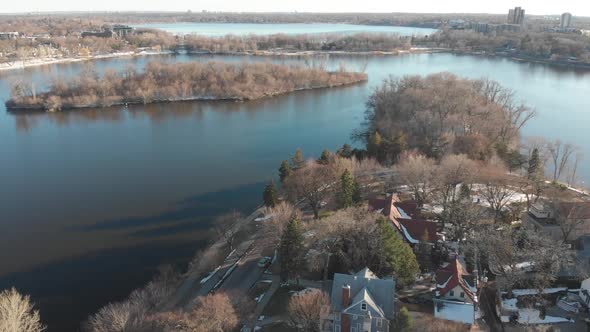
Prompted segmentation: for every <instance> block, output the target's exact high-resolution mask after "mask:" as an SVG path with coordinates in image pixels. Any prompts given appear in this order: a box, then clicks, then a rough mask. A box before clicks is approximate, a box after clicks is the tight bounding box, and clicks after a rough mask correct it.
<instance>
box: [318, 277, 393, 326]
mask: <svg viewBox="0 0 590 332" xmlns="http://www.w3.org/2000/svg"><path fill="white" fill-rule="evenodd" d="M331 303H332V304H331V308H330V310H331V311H330V313H329V315H326V316H324V317H323V320H322V322H321V331H325V332H328V331H330V332H366V331H367V332H388V331H389V324H390V322H391V321H392V320H393V319H394V317H395V279H393V278H389V279H379V278H377V276H376V275H375V274H374V273H373V272H371V270H369V269H368V268H365V269H363V270H361V271H359V272H357V273H356V274H352V275H349V274H340V273H336V274H334V282H333V284H332V295H331Z"/></svg>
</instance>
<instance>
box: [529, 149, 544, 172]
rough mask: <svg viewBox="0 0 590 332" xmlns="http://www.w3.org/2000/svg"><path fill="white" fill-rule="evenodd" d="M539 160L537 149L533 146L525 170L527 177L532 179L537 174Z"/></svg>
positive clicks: (539, 164)
mask: <svg viewBox="0 0 590 332" xmlns="http://www.w3.org/2000/svg"><path fill="white" fill-rule="evenodd" d="M540 166H541V160H540V159H539V149H537V148H534V149H533V153H532V154H531V158H530V159H529V167H528V170H527V173H528V177H529V179H531V180H533V179H535V178H537V176H539V173H540V172H539V170H540Z"/></svg>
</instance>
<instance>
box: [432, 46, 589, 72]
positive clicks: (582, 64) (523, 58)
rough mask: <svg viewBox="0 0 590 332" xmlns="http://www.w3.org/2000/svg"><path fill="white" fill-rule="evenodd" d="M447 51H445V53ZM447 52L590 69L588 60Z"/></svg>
mask: <svg viewBox="0 0 590 332" xmlns="http://www.w3.org/2000/svg"><path fill="white" fill-rule="evenodd" d="M444 52H445V51H443V53H444ZM446 52H447V53H451V54H455V55H470V56H477V57H486V58H503V59H509V60H512V61H516V62H519V63H534V64H543V65H548V66H554V67H561V68H571V69H585V70H590V63H586V62H569V61H564V60H551V59H542V58H534V57H530V56H524V55H512V54H503V53H485V52H476V51H456V50H451V49H448V50H447V51H446Z"/></svg>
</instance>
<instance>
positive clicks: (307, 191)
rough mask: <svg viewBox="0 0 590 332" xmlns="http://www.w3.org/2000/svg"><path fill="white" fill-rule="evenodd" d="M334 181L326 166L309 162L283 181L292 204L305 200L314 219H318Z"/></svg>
mask: <svg viewBox="0 0 590 332" xmlns="http://www.w3.org/2000/svg"><path fill="white" fill-rule="evenodd" d="M335 181H336V178H335V177H334V174H332V172H331V171H330V169H329V168H328V167H327V166H323V165H319V164H317V163H315V162H309V163H307V164H306V165H305V167H303V168H301V169H298V170H297V171H295V172H294V173H293V174H292V175H291V176H289V177H288V178H287V180H286V181H285V189H286V190H287V193H288V195H289V198H290V199H291V201H292V202H293V203H294V204H297V203H298V202H299V201H300V200H305V201H306V202H307V204H308V206H309V207H310V208H311V209H312V211H313V215H314V216H315V218H316V219H317V218H319V215H320V209H321V207H322V204H323V203H324V202H325V200H326V199H328V197H329V196H330V195H331V193H332V190H331V189H332V188H331V186H332V185H333V184H334V182H335Z"/></svg>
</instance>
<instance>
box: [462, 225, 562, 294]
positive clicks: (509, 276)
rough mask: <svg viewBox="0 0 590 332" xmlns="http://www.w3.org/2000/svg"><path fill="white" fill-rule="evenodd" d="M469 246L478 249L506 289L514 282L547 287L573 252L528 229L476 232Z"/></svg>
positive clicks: (493, 228)
mask: <svg viewBox="0 0 590 332" xmlns="http://www.w3.org/2000/svg"><path fill="white" fill-rule="evenodd" d="M469 245H470V246H472V247H477V248H478V250H479V252H480V253H481V255H482V256H483V257H485V259H486V260H487V263H488V265H489V267H490V270H491V272H492V273H494V274H496V275H497V276H499V278H498V279H497V282H498V283H499V284H500V285H501V287H502V288H503V289H506V290H511V289H512V288H513V287H514V286H515V285H526V286H527V287H529V288H536V289H543V288H545V287H548V286H549V285H550V284H551V282H553V281H554V280H555V278H556V276H557V273H558V272H559V270H560V269H561V268H563V267H568V266H571V264H572V263H573V254H572V253H571V251H570V250H568V248H567V246H565V245H564V244H563V243H562V242H556V241H553V240H552V239H550V238H548V237H546V236H545V235H543V234H541V233H537V232H534V231H531V230H527V229H520V230H513V229H512V228H510V227H504V228H500V229H496V227H490V228H487V229H484V230H482V231H481V232H479V233H478V234H476V236H475V237H474V238H473V239H472V240H471V241H470V244H469ZM531 272H534V273H531Z"/></svg>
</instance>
